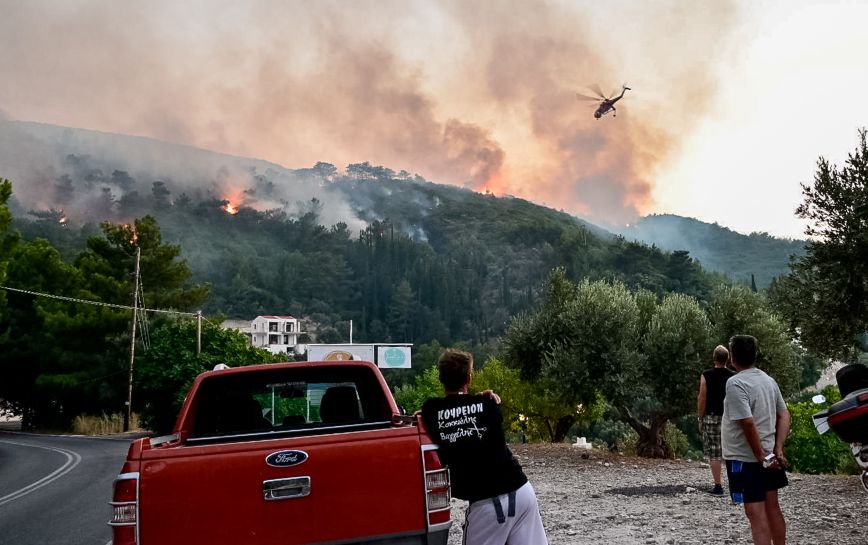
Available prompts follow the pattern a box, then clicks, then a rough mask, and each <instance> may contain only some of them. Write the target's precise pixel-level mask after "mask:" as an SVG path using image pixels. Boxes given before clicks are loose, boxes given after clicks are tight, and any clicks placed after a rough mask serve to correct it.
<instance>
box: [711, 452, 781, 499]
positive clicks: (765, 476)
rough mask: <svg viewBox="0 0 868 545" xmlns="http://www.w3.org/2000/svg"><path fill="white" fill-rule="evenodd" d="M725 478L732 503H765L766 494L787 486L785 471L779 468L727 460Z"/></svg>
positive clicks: (757, 463) (758, 463)
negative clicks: (727, 481)
mask: <svg viewBox="0 0 868 545" xmlns="http://www.w3.org/2000/svg"><path fill="white" fill-rule="evenodd" d="M726 477H727V479H728V480H729V494H730V496H731V497H732V502H733V503H756V502H761V501H765V499H766V492H769V491H772V490H778V489H781V488H783V487H785V486H787V484H789V481H787V472H786V471H784V470H783V469H780V468H776V469H772V468H765V467H763V465H762V464H761V463H760V462H742V461H740V460H727V461H726Z"/></svg>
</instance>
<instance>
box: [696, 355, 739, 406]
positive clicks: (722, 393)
mask: <svg viewBox="0 0 868 545" xmlns="http://www.w3.org/2000/svg"><path fill="white" fill-rule="evenodd" d="M734 374H735V373H733V372H732V371H730V370H729V369H727V368H726V367H715V368H714V369H708V370H707V371H703V373H702V376H704V377H705V414H714V415H717V416H723V398H724V397H726V381H727V380H729V377H731V376H733V375H734Z"/></svg>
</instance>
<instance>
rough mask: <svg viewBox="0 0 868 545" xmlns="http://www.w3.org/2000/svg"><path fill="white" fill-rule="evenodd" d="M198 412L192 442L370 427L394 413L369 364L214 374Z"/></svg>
mask: <svg viewBox="0 0 868 545" xmlns="http://www.w3.org/2000/svg"><path fill="white" fill-rule="evenodd" d="M193 410H194V413H193V418H194V422H195V424H194V428H193V430H192V434H191V439H192V440H193V442H196V441H195V438H201V439H203V440H205V439H213V438H218V437H234V438H237V437H238V436H239V435H246V436H251V438H255V437H256V436H262V435H263V434H267V435H269V436H271V435H274V434H275V433H281V432H285V434H286V435H299V434H305V433H321V432H322V431H321V430H323V429H327V428H334V427H348V428H365V427H370V426H371V425H372V424H387V423H388V422H390V420H391V417H392V411H391V409H390V407H389V403H388V401H387V399H386V397H385V394H384V392H383V389H382V386H381V385H380V382H379V381H378V380H377V379H376V377H375V375H374V374H373V373H372V372H371V371H370V369H367V368H364V367H346V368H340V367H322V368H310V367H308V368H295V369H293V368H291V367H290V368H287V367H283V368H280V369H275V370H273V371H271V370H267V371H257V372H255V373H233V374H227V375H223V376H221V375H215V376H212V377H209V378H207V379H206V380H203V381H202V383H201V384H200V386H199V389H198V390H197V397H196V401H195V407H194V408H193ZM281 434H282V433H281Z"/></svg>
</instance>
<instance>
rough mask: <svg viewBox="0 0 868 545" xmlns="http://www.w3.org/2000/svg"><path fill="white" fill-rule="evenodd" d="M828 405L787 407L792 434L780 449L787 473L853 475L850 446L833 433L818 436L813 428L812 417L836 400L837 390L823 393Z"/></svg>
mask: <svg viewBox="0 0 868 545" xmlns="http://www.w3.org/2000/svg"><path fill="white" fill-rule="evenodd" d="M823 393H824V395H826V397H827V399H828V401H827V402H826V403H823V404H815V403H812V402H810V401H802V402H798V403H790V404H788V408H789V410H790V416H791V417H792V431H791V432H790V437H789V439H788V440H787V444H786V446H785V447H784V454H785V455H786V457H787V460H789V464H790V469H792V470H793V471H797V472H800V473H848V474H852V473H855V472H856V469H857V467H856V463H855V462H854V461H853V457H852V455H851V453H850V446H849V445H848V444H847V443H844V442H843V441H841V440H840V439H839V438H838V436H837V435H835V434H834V433H833V432H831V431H830V432H828V433H826V434H824V435H820V434H819V433H818V432H817V430H816V428H815V427H814V423H813V419H812V418H811V417H812V416H813V414H814V413H816V412H819V411H822V410H823V409H826V408H828V407H829V405H830V404H831V403H833V402H835V401H837V400H838V399H840V396H839V395H837V390H836V389H835V388H834V387H829V388H826V389H825V390H823Z"/></svg>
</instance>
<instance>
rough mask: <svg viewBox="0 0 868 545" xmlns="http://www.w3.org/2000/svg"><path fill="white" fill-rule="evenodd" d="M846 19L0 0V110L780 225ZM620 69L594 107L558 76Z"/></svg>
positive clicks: (707, 10) (406, 2) (755, 11)
mask: <svg viewBox="0 0 868 545" xmlns="http://www.w3.org/2000/svg"><path fill="white" fill-rule="evenodd" d="M860 4H861V5H860ZM864 21H868V5H865V3H863V2H843V1H842V2H834V1H829V2H819V1H817V2H809V1H804V0H793V1H788V2H784V1H772V0H768V1H755V2H748V1H735V0H733V1H709V2H682V1H674V0H663V1H655V2H645V1H639V0H612V1H608V2H599V1H596V2H590V1H589V2H583V1H566V0H564V1H555V0H552V1H523V2H518V1H505V0H474V1H464V0H442V1H433V0H377V1H370V0H353V1H350V0H344V1H328V0H319V1H314V0H296V1H289V0H285V1H277V0H251V1H246V2H237V1H222V0H207V1H206V0H191V1H186V2H175V1H170V0H154V1H150V2H136V3H133V2H113V1H108V0H105V1H88V0H77V1H76V2H66V1H63V0H55V1H48V0H31V1H28V2H19V1H15V0H0V117H2V118H7V119H15V120H20V121H37V122H42V123H51V124H57V125H64V126H71V127H79V128H86V129H94V130H99V131H105V132H113V133H121V134H131V135H137V136H145V137H151V138H156V139H161V140H166V141H169V142H175V143H181V144H187V145H192V146H197V147H201V148H205V149H211V150H214V151H219V152H224V153H229V154H235V155H241V156H247V157H254V158H260V159H266V160H268V161H272V162H275V163H278V164H281V165H283V166H286V167H289V168H303V167H309V166H312V165H313V164H315V163H316V162H318V161H325V162H330V163H333V164H335V165H337V166H338V167H340V168H343V167H345V166H346V165H347V164H350V163H359V162H364V161H368V162H370V163H372V164H379V165H384V166H387V167H389V168H392V169H393V170H395V171H399V170H406V171H407V172H410V173H412V174H419V175H421V176H423V177H425V178H427V179H429V180H431V181H434V182H438V183H446V184H454V185H459V186H464V187H468V188H470V189H473V190H476V191H490V192H493V193H495V194H497V195H505V194H509V195H514V196H517V197H522V198H526V199H529V200H532V201H535V202H538V203H540V204H544V205H546V206H550V207H552V208H556V209H562V210H565V211H567V212H570V213H574V214H576V215H579V216H581V217H583V218H587V219H590V220H592V221H596V222H599V223H608V224H613V225H626V224H630V223H632V222H635V221H636V220H637V218H638V217H640V216H642V215H647V214H653V213H674V214H679V215H683V216H688V217H695V218H697V219H700V220H703V221H707V222H716V223H719V224H720V225H723V226H726V227H729V228H731V229H733V230H736V231H739V232H743V233H750V232H754V231H760V232H768V233H770V234H772V235H775V236H782V237H801V236H802V232H803V229H804V223H803V222H802V221H801V220H799V219H798V218H796V217H795V215H794V211H795V209H796V207H797V206H798V204H799V203H800V202H801V187H800V184H801V183H809V182H811V181H812V179H813V175H814V172H815V169H816V161H817V159H818V158H819V157H821V156H822V157H825V158H827V159H829V160H830V161H832V162H833V163H836V164H842V162H843V161H844V160H845V159H846V156H847V154H848V153H849V152H850V151H852V150H853V149H854V148H855V146H856V142H857V131H858V129H859V128H861V127H863V126H866V125H868V101H864V100H863V97H864V96H865V95H866V91H868V70H865V69H864V67H863V65H862V63H861V62H860V61H861V56H862V53H863V52H864V51H866V50H868V33H866V32H863V29H862V28H860V27H861V26H862V25H863V24H864ZM625 83H626V84H627V85H629V86H630V87H631V90H630V91H627V92H626V94H625V96H624V99H623V100H622V101H620V102H618V104H617V105H616V107H617V114H618V115H617V117H613V116H611V115H608V116H605V117H603V118H602V119H600V120H596V119H594V117H593V111H594V105H593V104H592V103H590V104H589V103H587V102H583V101H580V100H578V99H577V97H576V93H577V92H578V93H583V94H590V93H589V87H588V86H589V85H592V84H597V85H599V86H600V87H602V88H603V89H604V91H605V92H609V91H619V90H620V88H621V86H622V85H623V84H625ZM0 176H2V173H0Z"/></svg>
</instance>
